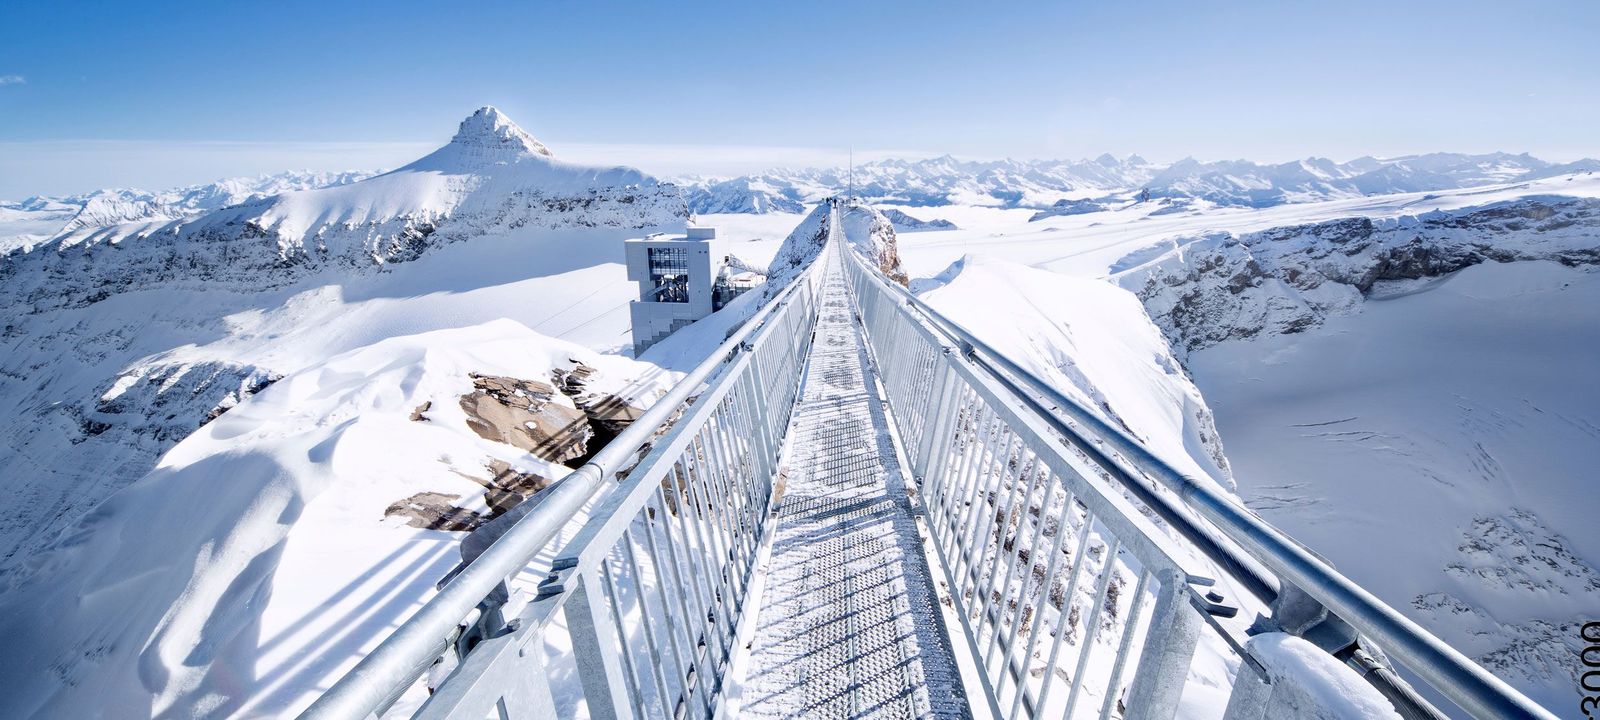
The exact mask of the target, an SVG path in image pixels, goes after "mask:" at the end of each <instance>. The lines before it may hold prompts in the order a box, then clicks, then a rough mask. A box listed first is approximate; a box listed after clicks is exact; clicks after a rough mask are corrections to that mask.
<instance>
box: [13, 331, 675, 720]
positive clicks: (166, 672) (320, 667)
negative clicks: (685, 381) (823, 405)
mask: <svg viewBox="0 0 1600 720" xmlns="http://www.w3.org/2000/svg"><path fill="white" fill-rule="evenodd" d="M580 362H581V363H582V364H584V365H587V366H589V367H592V368H598V372H597V373H595V374H593V375H592V376H590V378H589V380H588V382H589V384H590V386H591V387H592V388H595V389H601V390H604V391H605V392H609V393H617V394H620V395H622V396H625V397H628V398H631V399H633V400H635V401H637V402H638V403H639V404H647V403H648V401H649V400H651V399H653V398H654V397H655V396H656V393H657V392H658V391H659V390H660V389H661V386H662V384H664V382H665V381H666V378H664V377H660V376H655V375H652V373H650V372H649V371H650V370H651V368H650V367H649V366H647V365H643V364H641V363H636V362H634V361H631V360H627V359H624V358H620V357H616V356H603V355H599V354H596V353H594V352H591V351H589V350H586V349H584V348H581V347H578V346H575V345H572V344H570V343H564V342H560V341H557V340H553V339H550V338H547V337H544V336H541V335H539V334H537V333H534V332H532V331H530V330H528V329H527V328H525V327H523V326H521V325H518V324H516V323H514V322H510V321H499V322H494V323H489V324H486V325H481V326H476V327H470V328H463V329H459V330H446V331H438V332H433V333H426V334H422V335H415V336H409V337H402V338H396V339H391V340H385V341H383V342H380V343H377V344H375V345H372V346H370V347H366V348H362V349H359V350H355V351H353V352H349V353H346V354H343V355H341V356H339V357H336V358H333V359H331V360H328V361H327V362H325V363H322V364H320V365H317V366H315V367H311V368H308V369H306V370H303V371H301V372H298V373H294V374H292V375H290V376H289V377H286V378H284V379H283V380H280V381H279V382H277V383H275V384H274V385H273V386H272V387H270V388H268V389H267V390H265V391H263V392H261V393H260V394H258V395H256V396H255V397H253V398H251V399H249V400H247V401H245V402H243V403H241V404H239V405H238V406H237V407H235V408H233V409H232V410H229V411H228V412H227V413H225V414H223V415H222V416H221V417H219V418H217V419H216V420H215V421H213V422H211V423H210V424H208V425H206V426H205V427H204V428H202V429H201V430H200V431H198V432H196V433H194V434H193V435H191V436H190V437H189V438H187V439H185V440H184V441H183V442H181V443H179V444H178V445H177V446H176V447H174V448H173V449H172V450H171V451H170V452H168V453H167V454H166V455H165V456H164V457H163V458H162V460H161V462H160V464H159V465H158V466H157V467H156V468H155V469H154V470H153V471H151V472H150V473H149V474H148V475H146V476H145V477H144V478H142V479H140V480H139V481H138V482H136V483H134V484H133V485H131V486H129V487H128V488H127V489H125V490H123V491H122V492H119V493H117V494H115V495H113V496H111V497H110V498H109V499H107V500H106V501H105V502H104V503H102V504H101V505H100V506H99V507H97V508H96V509H95V510H94V511H93V512H91V513H89V514H88V515H86V516H84V517H83V518H82V519H81V520H79V521H78V522H77V523H75V524H74V525H73V526H72V527H71V528H70V529H69V530H68V531H67V532H66V533H64V534H63V535H62V536H61V539H60V541H59V542H57V543H56V544H55V545H54V546H53V547H51V548H50V549H49V550H47V551H45V552H43V553H40V554H38V555H36V556H34V557H32V558H30V559H29V561H28V569H27V571H26V579H25V580H24V581H22V582H21V583H20V584H17V585H16V586H15V587H13V588H12V589H11V590H10V591H9V592H7V593H5V594H4V595H0V634H3V635H4V636H5V637H6V638H8V639H9V640H10V641H11V643H12V644H13V651H14V653H13V658H12V661H11V662H8V663H6V664H5V666H4V667H3V668H0V686H4V687H6V688H7V691H6V692H5V693H0V715H3V716H6V717H27V716H34V717H61V718H83V717H111V716H116V717H135V716H137V717H155V716H174V717H198V716H224V715H247V716H270V717H284V716H288V715H291V714H293V713H294V712H296V711H298V710H299V709H301V708H303V707H304V706H305V705H306V704H307V703H309V702H310V700H311V699H312V698H313V697H314V696H315V693H316V691H317V689H318V688H321V687H325V686H326V683H327V682H328V681H329V679H330V678H333V677H337V676H338V675H339V674H341V673H342V672H344V671H345V670H346V669H348V668H349V667H350V666H351V665H352V664H353V663H354V662H355V661H356V660H357V659H358V658H359V657H360V656H361V655H362V654H364V653H366V652H368V651H370V650H371V649H372V648H373V647H374V646H375V645H376V643H377V642H378V641H379V640H381V639H382V637H383V635H384V633H386V632H387V631H388V630H389V629H390V628H392V627H393V624H394V623H395V622H396V620H397V619H398V618H401V617H404V616H405V615H406V614H408V613H409V611H410V610H411V609H412V608H414V607H416V606H418V605H420V604H421V603H422V602H425V601H426V600H427V598H428V597H429V596H430V595H431V593H432V591H433V586H434V583H435V582H437V581H438V580H439V579H440V578H441V577H442V576H443V575H444V573H445V571H447V570H448V569H449V568H450V567H451V565H453V564H454V563H455V562H456V560H457V559H458V557H457V554H456V543H457V542H458V541H459V539H460V537H461V536H460V535H459V534H454V533H449V532H444V531H441V530H431V529H426V528H417V527H413V526H412V525H411V524H408V523H407V522H406V518H405V517H403V516H402V517H388V516H387V514H388V511H389V510H391V509H392V508H390V506H391V505H393V504H394V503H395V502H396V501H399V500H403V499H406V498H408V497H413V496H416V495H417V494H419V493H433V494H436V495H438V496H442V497H444V498H447V499H449V501H450V502H451V503H452V504H453V505H456V506H459V507H461V508H463V509H465V510H467V511H482V510H486V508H485V504H484V494H483V491H484V487H485V482H486V481H485V480H483V479H482V478H483V477H484V476H485V475H486V474H488V473H489V472H490V470H489V468H490V466H491V465H493V464H495V463H496V462H498V463H504V464H506V465H509V466H510V467H513V468H516V469H518V470H521V471H524V472H530V473H539V474H542V475H544V476H546V477H551V476H555V477H559V476H560V475H559V473H561V472H562V470H561V468H559V467H555V466H551V465H550V464H549V463H546V462H543V461H541V460H539V459H538V458H535V457H533V456H531V455H528V454H527V453H525V452H523V451H522V450H520V449H518V448H516V447H513V446H512V445H508V444H505V443H498V442H492V441H489V440H486V439H484V438H483V437H481V436H480V433H478V432H476V431H474V430H473V429H471V427H470V426H469V422H468V417H467V416H466V414H465V413H464V411H463V410H462V408H461V407H460V406H459V404H458V399H459V398H460V397H462V396H463V395H465V394H468V393H471V392H472V391H473V389H474V385H473V381H472V378H470V377H469V374H470V373H488V374H493V375H501V376H509V377H520V378H549V377H550V376H551V374H552V372H555V371H563V370H571V369H572V368H573V367H575V366H576V363H580ZM652 377H658V378H660V379H656V380H651V379H648V378H652ZM423 408H426V410H422V409H423Z"/></svg>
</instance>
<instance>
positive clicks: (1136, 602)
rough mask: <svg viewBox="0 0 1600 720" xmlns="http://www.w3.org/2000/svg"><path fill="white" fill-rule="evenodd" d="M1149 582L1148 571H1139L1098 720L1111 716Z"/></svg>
mask: <svg viewBox="0 0 1600 720" xmlns="http://www.w3.org/2000/svg"><path fill="white" fill-rule="evenodd" d="M1149 584H1150V572H1149V571H1147V570H1140V571H1139V582H1138V584H1136V585H1135V586H1134V588H1133V595H1131V596H1130V597H1131V598H1132V599H1131V600H1130V601H1129V603H1128V605H1129V607H1128V617H1127V619H1126V620H1124V621H1123V623H1122V642H1121V643H1119V644H1118V646H1117V660H1116V664H1114V665H1112V667H1111V680H1110V682H1108V683H1106V699H1105V701H1104V702H1102V703H1101V704H1100V720H1108V719H1109V718H1110V717H1111V708H1112V707H1113V706H1115V705H1116V702H1117V686H1118V685H1120V684H1122V671H1123V669H1124V668H1126V667H1127V665H1128V655H1129V654H1130V653H1129V652H1128V651H1129V650H1132V649H1133V636H1134V635H1136V634H1138V631H1139V618H1140V615H1141V614H1142V613H1143V611H1144V606H1145V602H1144V591H1145V588H1146V587H1148V586H1149Z"/></svg>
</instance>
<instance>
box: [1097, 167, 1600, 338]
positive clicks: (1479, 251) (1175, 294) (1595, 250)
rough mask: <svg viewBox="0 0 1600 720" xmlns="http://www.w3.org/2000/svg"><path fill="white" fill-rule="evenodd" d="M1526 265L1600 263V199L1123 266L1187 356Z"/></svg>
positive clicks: (1159, 252) (1350, 228)
mask: <svg viewBox="0 0 1600 720" xmlns="http://www.w3.org/2000/svg"><path fill="white" fill-rule="evenodd" d="M1516 260H1553V261H1556V262H1560V263H1561V264H1563V265H1567V266H1574V267H1575V266H1593V265H1597V264H1600V200H1595V199H1589V198H1570V197H1556V196H1534V197H1527V198H1522V199H1519V200H1514V201H1508V202H1501V203H1494V204H1490V205H1484V206H1480V207H1475V208H1466V209H1463V210H1457V211H1450V212H1433V213H1428V214H1426V215H1422V216H1418V217H1404V218H1397V219H1390V220H1373V219H1371V218H1365V217H1356V218H1345V219H1339V220H1330V221H1327V222H1320V223H1314V224H1309V225H1291V226H1285V227H1278V228H1272V229H1269V230H1263V231H1260V232H1254V233H1247V234H1243V235H1238V236H1235V235H1233V234H1231V233H1213V234H1209V235H1203V236H1198V237H1187V238H1179V239H1177V240H1174V241H1172V242H1171V243H1170V244H1167V245H1162V246H1157V247H1154V248H1147V249H1144V250H1140V251H1138V252H1135V253H1132V254H1130V255H1129V256H1127V257H1125V258H1123V259H1122V260H1120V261H1118V263H1117V264H1116V265H1114V266H1113V268H1112V270H1113V272H1114V273H1116V274H1115V279H1116V280H1117V281H1118V282H1119V283H1120V284H1121V285H1122V286H1123V287H1125V288H1127V289H1129V290H1132V291H1134V292H1135V293H1137V294H1138V295H1139V298H1140V300H1142V301H1143V302H1144V304H1145V307H1146V308H1147V309H1148V310H1149V313H1150V316H1151V318H1153V319H1154V320H1155V321H1156V324H1157V325H1158V326H1160V327H1161V329H1162V330H1163V332H1165V333H1166V335H1167V339H1168V340H1169V341H1170V342H1171V343H1172V345H1173V347H1174V348H1176V349H1178V350H1179V351H1180V352H1188V351H1194V350H1199V349H1201V348H1205V347H1209V346H1211V345H1215V344H1217V343H1219V342H1222V341H1224V340H1230V339H1236V338H1251V337H1256V336H1258V335H1261V334H1280V333H1295V332H1300V331H1303V330H1306V329H1308V328H1311V327H1315V326H1317V325H1320V324H1321V323H1322V321H1323V320H1324V319H1325V318H1326V317H1328V316H1329V315H1339V314H1348V313H1353V312H1358V311H1359V310H1360V308H1361V305H1362V303H1363V301H1364V300H1365V299H1367V298H1368V297H1369V296H1373V295H1379V296H1381V295H1383V294H1385V293H1389V292H1404V291H1407V290H1409V289H1414V288H1415V287H1417V286H1416V285H1415V284H1416V283H1425V282H1427V281H1428V280H1429V279H1431V278H1439V277H1443V276H1445V275H1448V274H1450V273H1453V272H1455V271H1457V270H1461V269H1463V268H1467V267H1471V266H1473V265H1476V264H1479V263H1483V262H1491V261H1492V262H1512V261H1516ZM1407 283H1411V285H1408V284H1407Z"/></svg>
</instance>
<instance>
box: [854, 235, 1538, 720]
mask: <svg viewBox="0 0 1600 720" xmlns="http://www.w3.org/2000/svg"><path fill="white" fill-rule="evenodd" d="M841 254H843V255H845V256H847V257H849V261H848V262H850V263H851V266H852V267H853V268H854V269H855V270H856V271H858V272H859V274H860V275H861V276H862V277H864V278H868V279H870V282H871V283H872V284H873V285H874V286H876V288H877V290H878V291H880V292H883V293H887V294H888V296H889V297H892V298H895V299H896V300H897V302H896V303H895V304H896V305H897V307H898V308H899V309H900V311H901V312H903V313H905V317H906V319H908V320H911V321H912V322H917V321H918V319H919V318H918V315H920V316H921V317H920V320H921V321H922V322H925V323H927V324H928V325H929V326H931V327H933V328H935V329H937V331H938V332H939V333H941V334H942V335H944V336H945V337H946V338H947V339H948V340H949V346H948V347H947V349H948V350H950V351H954V352H957V353H959V354H961V355H963V356H965V357H966V358H967V359H968V360H970V361H972V362H973V364H974V365H976V366H978V367H982V368H983V369H984V370H985V371H987V372H988V373H989V374H990V375H991V376H993V378H994V379H995V380H997V381H998V382H1000V383H1001V384H1003V385H1005V386H1006V387H1007V388H1008V389H1010V390H1011V392H1012V394H1013V395H1014V396H1015V397H1016V399H1017V400H1020V401H1021V402H1022V403H1023V404H1025V405H1027V406H1028V407H1029V409H1031V410H1032V411H1033V412H1035V413H1037V414H1038V415H1039V416H1040V417H1041V418H1042V419H1043V420H1044V421H1046V422H1047V423H1049V424H1050V425H1051V426H1052V427H1053V428H1054V429H1055V430H1056V431H1058V432H1060V433H1062V435H1064V436H1065V437H1067V438H1069V439H1070V440H1071V442H1072V444H1073V445H1074V446H1075V447H1076V448H1077V449H1078V450H1080V451H1082V452H1083V453H1085V454H1086V455H1088V456H1089V457H1091V458H1092V459H1093V460H1094V461H1095V463H1096V464H1097V465H1099V466H1101V467H1103V468H1105V469H1106V470H1107V471H1108V472H1109V473H1110V474H1111V475H1112V476H1113V477H1116V478H1117V479H1118V480H1120V481H1121V482H1122V483H1124V484H1125V485H1126V486H1127V488H1128V489H1129V490H1130V492H1132V493H1133V494H1134V495H1135V496H1136V497H1138V498H1139V499H1140V500H1141V501H1143V502H1145V503H1146V504H1147V505H1149V506H1150V507H1151V509H1152V510H1153V511H1155V512H1157V513H1158V514H1159V515H1161V516H1162V517H1163V519H1165V520H1166V521H1167V522H1168V523H1169V524H1171V525H1172V526H1173V527H1174V529H1176V530H1177V531H1178V532H1179V533H1180V534H1181V535H1183V536H1184V537H1185V538H1186V539H1188V540H1189V541H1191V542H1193V543H1195V545H1196V547H1197V548H1198V549H1200V550H1201V551H1202V552H1203V553H1205V554H1206V555H1207V556H1208V558H1210V559H1211V560H1212V561H1213V562H1216V563H1217V564H1218V565H1219V566H1220V568H1221V569H1223V570H1225V571H1227V572H1228V573H1229V574H1230V575H1231V576H1233V579H1234V580H1236V581H1239V582H1241V583H1242V584H1243V585H1244V586H1245V587H1246V588H1247V589H1249V590H1250V591H1251V592H1252V594H1255V595H1257V596H1258V597H1260V598H1261V599H1262V600H1263V601H1266V602H1271V601H1272V600H1274V599H1275V598H1276V597H1277V595H1278V594H1279V592H1280V584H1281V583H1285V582H1286V583H1289V584H1292V585H1293V586H1295V587H1296V588H1298V589H1299V590H1301V591H1302V592H1304V593H1305V594H1306V595H1309V596H1310V597H1311V598H1313V599H1314V600H1316V601H1317V602H1319V603H1321V604H1322V605H1323V606H1324V607H1326V608H1327V609H1328V610H1329V611H1330V613H1332V614H1333V615H1335V616H1337V617H1338V618H1340V619H1342V620H1344V621H1345V622H1347V623H1349V624H1350V625H1351V626H1352V627H1353V628H1354V629H1355V630H1356V631H1357V632H1359V633H1360V634H1361V635H1363V636H1366V637H1367V638H1370V639H1371V640H1373V641H1375V642H1376V643H1377V644H1378V645H1379V647H1381V648H1382V649H1383V651H1384V652H1385V653H1386V654H1388V655H1390V656H1392V657H1394V658H1396V659H1398V660H1399V661H1400V662H1401V664H1402V665H1403V666H1404V667H1406V668H1407V669H1409V670H1411V671H1412V672H1414V673H1415V674H1416V675H1417V676H1418V677H1420V678H1421V679H1423V680H1424V681H1425V682H1426V683H1427V684H1428V685H1430V686H1431V687H1433V688H1434V689H1435V690H1437V691H1438V692H1439V693H1440V694H1441V695H1443V696H1445V697H1447V698H1449V699H1450V700H1451V701H1452V702H1454V703H1455V704H1456V705H1458V706H1459V707H1461V708H1462V709H1463V710H1464V711H1466V712H1467V713H1469V714H1470V715H1472V716H1473V717H1475V718H1484V719H1487V718H1540V719H1550V720H1553V719H1554V717H1555V716H1554V715H1553V714H1551V713H1550V712H1549V711H1548V710H1546V709H1545V708H1543V707H1541V706H1539V705H1538V704H1537V703H1535V702H1533V701H1532V700H1531V699H1529V698H1528V697H1526V696H1524V695H1523V694H1522V693H1520V692H1518V691H1517V690H1516V689H1514V688H1512V687H1511V686H1510V685H1509V684H1507V683H1505V682H1504V681H1502V680H1500V679H1499V678H1497V677H1495V676H1493V675H1492V674H1490V673H1489V672H1488V671H1487V670H1485V669H1484V668H1483V667H1481V666H1479V665H1478V664H1476V663H1475V662H1473V661H1472V660H1471V659H1469V658H1467V657H1466V656H1465V655H1463V654H1461V653H1460V652H1459V651H1457V650H1455V649H1454V648H1452V647H1450V646H1449V645H1447V644H1445V643H1444V642H1443V641H1441V640H1439V639H1438V638H1437V637H1435V636H1433V635H1432V634H1431V633H1429V632H1428V631H1427V630H1425V629H1423V628H1422V627H1421V626H1419V625H1417V624H1416V623H1414V622H1412V621H1411V620H1409V619H1407V618H1406V617H1404V616H1403V615H1401V614H1400V613H1399V612H1397V611H1395V610H1394V609H1393V608H1391V607H1389V606H1388V605H1386V604H1385V603H1383V602H1382V601H1381V600H1379V599H1378V598H1376V597H1374V596H1373V595H1372V594H1371V593H1369V592H1367V591H1366V590H1365V589H1363V588H1361V587H1360V586H1358V585H1356V584H1355V583H1354V582H1352V581H1351V580H1350V579H1348V578H1346V577H1345V576H1343V575H1342V574H1340V573H1339V572H1338V571H1337V570H1335V569H1334V568H1333V567H1332V566H1331V565H1329V564H1328V563H1327V562H1325V561H1323V560H1322V559H1320V558H1318V557H1317V556H1315V555H1313V554H1312V553H1311V552H1309V551H1308V550H1307V549H1306V548H1304V547H1303V546H1301V545H1300V544H1299V543H1298V542H1296V541H1294V540H1293V539H1292V538H1290V537H1289V536H1288V535H1287V534H1285V533H1283V532H1282V531H1281V530H1278V529H1277V528H1275V527H1273V526H1272V525H1270V524H1269V523H1267V522H1266V521H1264V520H1262V519H1261V518H1260V517H1258V516H1256V515H1255V514H1254V513H1253V512H1251V511H1250V510H1248V509H1247V508H1245V507H1244V506H1243V505H1242V504H1241V503H1240V502H1238V501H1237V500H1236V499H1234V498H1232V497H1230V496H1228V495H1226V494H1225V493H1223V492H1222V491H1221V490H1220V488H1218V487H1216V486H1215V484H1214V483H1212V482H1210V481H1207V480H1201V479H1196V478H1194V477H1191V476H1189V475H1187V474H1185V473H1183V472H1181V471H1179V470H1177V469H1176V468H1174V467H1172V466H1171V465H1170V464H1168V463H1167V462H1165V461H1164V460H1162V459H1161V458H1159V457H1158V456H1156V455H1155V454H1154V453H1152V452H1151V451H1150V450H1149V449H1148V448H1147V447H1145V446H1144V444H1143V443H1141V442H1140V441H1138V440H1137V439H1135V438H1133V437H1132V436H1131V435H1129V434H1128V433H1127V432H1125V431H1123V430H1122V429H1121V428H1118V427H1116V426H1114V425H1112V424H1110V423H1108V422H1106V421H1104V420H1102V419H1101V418H1100V417H1099V416H1098V415H1097V414H1096V413H1094V412H1093V411H1091V410H1090V409H1088V408H1086V407H1084V406H1083V405H1081V404H1080V403H1079V402H1077V401H1076V400H1074V399H1072V398H1070V397H1068V396H1067V395H1065V394H1064V393H1062V392H1060V391H1059V390H1057V389H1056V388H1055V387H1054V386H1052V385H1051V384H1050V383H1048V382H1046V381H1044V380H1042V379H1041V378H1039V377H1038V376H1037V375H1035V374H1034V373H1032V372H1031V371H1029V370H1028V369H1026V368H1023V367H1021V366H1020V365H1018V364H1016V363H1015V362H1013V361H1012V360H1010V359H1009V358H1007V357H1006V356H1005V354H1003V353H1001V352H999V351H997V350H995V349H994V348H993V347H991V346H990V345H989V344H987V343H985V342H984V341H983V340H981V339H979V338H978V337H976V336H975V335H974V334H972V333H971V332H970V331H968V330H967V329H966V328H964V327H962V326H961V325H959V324H958V323H955V322H954V321H952V320H950V319H949V318H947V317H945V316H944V315H943V314H942V313H940V312H939V311H937V310H935V309H934V308H932V307H930V306H929V305H928V304H927V303H925V302H923V301H922V300H921V299H920V298H917V297H916V296H915V295H913V294H911V292H910V291H908V290H907V289H905V288H903V287H901V286H899V285H897V284H895V283H893V282H890V281H889V280H888V279H886V278H885V277H884V276H883V274H882V273H881V272H880V271H879V270H878V269H877V268H875V267H872V266H871V265H870V264H869V263H868V262H866V260H865V259H864V258H862V257H860V255H859V253H858V252H854V251H847V252H843V253H841ZM913 311H914V313H913ZM891 403H893V398H891ZM1062 414H1064V415H1066V416H1068V417H1069V418H1070V420H1071V422H1068V421H1066V420H1064V419H1063V418H1062V417H1061V415H1062ZM1107 447H1109V448H1111V449H1112V450H1114V451H1115V453H1116V454H1117V455H1119V456H1121V457H1122V458H1124V459H1126V461H1128V462H1129V463H1131V464H1133V465H1134V466H1135V467H1136V468H1137V469H1138V470H1139V471H1142V472H1143V473H1145V474H1146V475H1147V476H1149V477H1150V478H1152V479H1153V480H1154V481H1156V482H1157V483H1159V487H1160V488H1164V489H1165V490H1167V491H1170V492H1172V493H1174V494H1176V495H1177V499H1178V503H1177V504H1174V503H1172V502H1170V501H1169V500H1167V498H1165V497H1163V496H1161V495H1160V493H1158V492H1156V491H1155V490H1154V489H1153V488H1151V487H1148V486H1146V485H1145V484H1144V483H1142V482H1139V481H1138V480H1137V478H1136V476H1135V475H1134V474H1133V473H1131V472H1129V471H1128V469H1127V468H1125V467H1124V466H1123V463H1122V462H1120V461H1119V460H1118V459H1117V457H1114V456H1113V455H1111V454H1110V453H1108V452H1107V449H1106V448H1107ZM908 450H909V451H910V452H912V453H915V452H916V451H915V450H914V449H910V448H908ZM1191 513H1192V514H1193V515H1195V516H1199V517H1201V518H1204V519H1205V520H1207V521H1209V522H1210V523H1211V524H1212V526H1214V527H1215V528H1216V529H1217V532H1220V535H1221V537H1220V538H1218V537H1217V533H1216V532H1213V531H1212V530H1211V529H1210V528H1207V527H1205V526H1204V525H1201V524H1198V523H1196V522H1195V521H1194V519H1193V517H1192V516H1191V515H1190V514H1191ZM1230 546H1231V547H1230ZM1241 551H1242V552H1241ZM1263 570H1264V571H1265V572H1263ZM1269 573H1271V574H1269ZM1273 574H1275V575H1276V576H1277V577H1276V578H1274V577H1273ZM1401 692H1404V690H1401Z"/></svg>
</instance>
